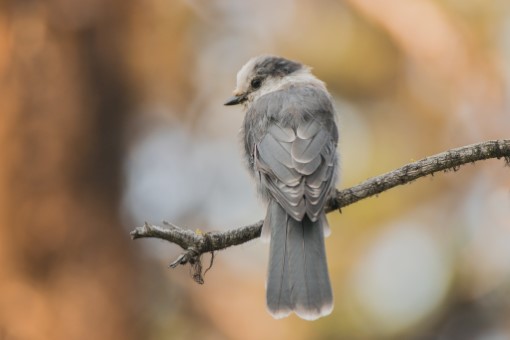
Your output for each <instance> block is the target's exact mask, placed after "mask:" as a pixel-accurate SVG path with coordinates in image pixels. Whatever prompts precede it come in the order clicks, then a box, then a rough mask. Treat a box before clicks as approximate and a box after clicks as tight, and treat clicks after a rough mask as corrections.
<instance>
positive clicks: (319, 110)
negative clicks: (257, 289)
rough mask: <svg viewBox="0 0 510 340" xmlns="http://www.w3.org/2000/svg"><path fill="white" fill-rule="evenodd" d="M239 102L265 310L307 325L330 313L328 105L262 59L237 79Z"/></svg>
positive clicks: (320, 93)
mask: <svg viewBox="0 0 510 340" xmlns="http://www.w3.org/2000/svg"><path fill="white" fill-rule="evenodd" d="M238 103H244V104H245V107H246V115H245V120H244V126H243V128H242V131H241V135H242V138H243V142H244V150H245V156H246V161H247V164H248V168H249V169H250V173H251V174H252V175H253V176H254V177H255V179H256V181H257V188H258V191H259V193H260V194H261V195H262V197H263V198H265V199H266V200H267V201H268V208H267V214H266V218H265V220H264V225H263V231H262V234H263V235H262V236H263V237H268V236H270V255H269V270H268V280H267V294H266V297H267V307H268V309H269V312H270V313H271V314H272V315H273V316H274V317H276V318H280V317H284V316H287V315H289V313H291V312H292V311H293V312H295V313H296V314H297V315H298V316H300V317H302V318H304V319H308V320H314V319H317V318H319V317H321V316H324V315H327V314H329V313H330V312H331V310H332V308H333V296H332V291H331V285H330V281H329V274H328V270H327V263H326V255H325V247H324V235H325V233H327V232H328V231H329V229H328V225H327V221H326V216H325V213H324V205H325V204H326V201H327V199H328V198H329V197H330V196H331V194H332V192H333V189H334V185H335V181H336V173H337V156H336V145H337V141H338V131H337V127H336V124H335V120H334V109H333V106H332V104H331V99H330V96H329V94H328V92H327V91H326V89H325V87H324V85H323V83H322V82H320V81H319V80H318V79H317V78H315V77H314V76H313V75H312V74H311V73H310V71H309V69H308V68H307V67H306V66H304V65H301V64H299V63H296V62H293V61H289V60H287V59H283V58H279V57H271V56H262V57H258V58H254V59H252V60H250V61H249V62H248V63H247V64H246V65H245V66H244V67H243V68H242V69H241V71H239V73H238V79H237V89H236V91H235V96H234V97H233V98H232V99H230V100H229V102H228V103H227V105H233V104H238Z"/></svg>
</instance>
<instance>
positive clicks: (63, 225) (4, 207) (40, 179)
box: [0, 0, 143, 340]
mask: <svg viewBox="0 0 510 340" xmlns="http://www.w3.org/2000/svg"><path fill="white" fill-rule="evenodd" d="M128 4H129V1H125V0H118V1H117V0H114V1H83V2H80V1H60V0H55V1H49V2H35V1H19V0H12V1H10V2H3V3H2V4H0V155H1V156H0V268H1V269H0V292H1V293H0V339H66V340H67V339H138V338H143V336H141V335H142V334H141V330H140V329H139V328H140V327H139V326H138V325H139V324H140V322H138V323H136V322H135V311H136V309H137V308H136V307H137V304H138V301H137V294H135V293H134V290H135V288H136V287H135V285H136V281H135V280H134V274H135V271H136V268H133V266H136V259H134V258H133V254H131V252H130V249H129V239H128V236H127V234H128V233H127V231H126V230H124V229H123V228H121V225H120V222H119V220H118V216H117V215H118V202H119V197H120V181H121V156H122V152H123V145H122V140H121V136H122V129H123V125H124V122H125V120H126V119H127V114H126V112H127V111H128V107H129V105H130V103H129V102H128V100H129V98H130V89H129V86H127V84H129V82H128V80H127V79H125V78H126V73H125V70H124V66H123V63H122V60H123V50H122V44H121V43H122V38H123V36H125V31H126V29H127V27H126V26H127V23H126V22H125V17H126V11H127V10H128V9H129V8H128Z"/></svg>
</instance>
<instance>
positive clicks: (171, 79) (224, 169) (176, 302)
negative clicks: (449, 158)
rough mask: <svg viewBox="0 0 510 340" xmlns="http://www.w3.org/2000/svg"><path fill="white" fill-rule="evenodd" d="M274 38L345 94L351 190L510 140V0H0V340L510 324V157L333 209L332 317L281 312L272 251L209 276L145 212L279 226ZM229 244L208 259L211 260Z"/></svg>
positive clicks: (466, 335) (490, 333)
mask: <svg viewBox="0 0 510 340" xmlns="http://www.w3.org/2000/svg"><path fill="white" fill-rule="evenodd" d="M262 53H271V54H278V55H282V56H285V57H287V58H290V59H295V60H298V61H301V62H303V63H306V64H308V65H310V66H312V67H313V69H314V73H315V74H316V75H317V76H318V77H319V78H320V79H322V80H324V81H325V82H326V83H327V85H328V88H329V90H330V91H331V93H332V94H333V96H334V99H335V105H336V108H337V111H338V122H339V124H340V133H341V136H340V145H339V152H340V155H341V164H342V166H341V168H342V174H341V181H340V183H339V184H338V187H339V188H346V187H349V186H352V185H355V184H357V183H359V182H361V181H363V180H365V179H367V178H369V177H372V176H375V175H379V174H381V173H383V172H386V171H390V170H392V169H394V168H396V167H398V166H401V165H403V164H405V163H408V162H410V161H413V160H417V159H420V158H422V157H425V156H427V155H431V154H434V153H438V152H441V151H444V150H446V149H449V148H453V147H458V146H461V145H466V144H471V143H475V142H479V141H483V140H487V139H496V138H510V113H509V104H510V87H509V81H510V3H509V2H508V1H507V0H492V1H486V0H468V1H461V0H443V1H439V0H414V1H406V0H383V1H375V0H374V1H370V0H345V1H341V0H335V1H333V0H315V1H312V0H301V1H292V0H282V1H278V2H275V1H270V0H261V1H235V0H212V1H211V0H210V1H206V0H174V1H170V0H102V1H101V0H90V1H79V0H49V1H44V2H43V1H35V0H23V1H20V0H11V1H9V0H6V1H2V2H1V3H0V339H2V340H4V339H5V340H15V339H16V340H18V339H57V340H58V339H127V340H129V339H154V340H157V339H447V340H448V339H476V340H500V339H501V340H503V339H510V222H509V221H510V172H509V168H508V167H506V168H505V167H504V162H503V161H502V160H489V161H485V162H480V163H477V164H475V165H467V166H465V167H463V168H462V169H461V170H460V171H458V172H448V173H440V174H436V176H434V177H428V178H423V179H420V180H418V181H416V182H414V183H412V184H411V185H406V186H404V187H400V188H396V189H393V190H391V191H389V192H386V193H383V194H381V195H380V196H379V197H377V198H371V199H368V200H365V201H361V202H359V203H357V204H354V205H352V206H349V207H347V208H345V209H343V211H342V214H339V213H331V214H329V216H328V218H329V221H330V224H331V229H332V235H331V236H330V237H329V238H328V239H327V240H326V246H327V253H328V261H329V267H330V272H331V276H332V282H333V287H334V295H335V309H334V311H333V313H332V315H330V316H329V317H326V318H323V319H320V320H318V321H316V322H307V321H303V320H300V319H298V318H296V317H295V316H292V317H289V318H287V319H283V320H273V319H272V318H271V317H270V316H269V314H268V313H267V312H266V310H265V292H264V289H265V288H264V282H265V277H266V273H265V272H266V262H267V253H268V246H267V244H262V243H261V242H260V241H259V240H255V241H252V242H249V243H246V244H243V245H241V246H238V247H235V248H232V249H228V250H225V251H222V252H219V253H217V254H216V257H215V262H214V267H213V268H212V270H210V271H209V272H208V273H207V275H206V276H205V284H204V285H197V284H196V283H194V281H193V280H192V278H191V275H190V272H189V269H188V268H184V267H182V268H178V269H175V270H170V269H168V268H167V266H168V264H169V263H170V262H171V261H172V260H173V259H174V258H175V257H176V256H177V255H178V254H179V253H180V249H179V248H178V247H177V246H176V245H173V244H169V243H166V242H163V241H160V240H155V239H143V240H137V241H136V242H135V241H131V240H130V237H129V231H131V230H132V229H134V228H135V227H137V226H140V225H141V224H142V223H143V222H144V221H148V222H151V223H155V224H160V223H161V221H162V220H164V219H165V220H169V221H171V222H173V223H176V224H178V225H182V226H186V227H189V228H191V229H200V230H202V231H211V230H225V229H229V228H233V227H237V226H242V225H246V224H250V223H252V222H255V221H258V220H259V219H261V218H262V217H263V215H264V211H263V206H262V204H261V203H260V202H259V201H258V199H257V198H256V195H255V189H254V185H253V183H251V182H250V179H249V176H248V174H247V172H246V171H245V170H244V168H243V164H242V161H241V151H240V148H239V147H238V131H239V128H240V126H241V122H242V119H243V114H242V112H241V109H240V108H237V107H234V108H232V107H224V106H223V105H222V103H223V102H224V101H225V99H226V98H228V97H229V96H230V95H231V91H232V90H233V89H234V87H235V76H236V73H237V71H238V69H239V68H240V67H241V66H242V65H243V64H244V63H245V62H246V61H247V60H248V59H249V58H250V57H252V56H255V55H258V54H262ZM206 263H208V259H207V258H205V259H204V264H206Z"/></svg>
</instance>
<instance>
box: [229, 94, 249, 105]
mask: <svg viewBox="0 0 510 340" xmlns="http://www.w3.org/2000/svg"><path fill="white" fill-rule="evenodd" d="M245 100H246V96H245V95H240V96H233V97H230V98H229V99H228V100H227V102H226V103H225V104H224V105H237V104H241V103H242V102H244V101H245Z"/></svg>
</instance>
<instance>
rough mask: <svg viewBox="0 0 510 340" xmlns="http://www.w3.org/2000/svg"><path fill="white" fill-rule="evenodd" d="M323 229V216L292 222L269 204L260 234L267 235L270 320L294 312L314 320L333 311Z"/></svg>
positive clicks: (324, 220)
mask: <svg viewBox="0 0 510 340" xmlns="http://www.w3.org/2000/svg"><path fill="white" fill-rule="evenodd" d="M324 227H326V228H327V221H326V216H325V215H324V214H322V215H321V216H320V217H319V219H318V220H317V221H315V222H312V221H311V220H310V219H309V218H308V216H306V215H305V217H304V218H303V220H302V221H296V220H294V219H293V218H292V217H290V216H289V215H287V213H286V212H285V210H284V209H283V208H282V207H281V206H280V205H279V204H278V203H277V202H275V201H271V202H270V203H269V206H268V208H267V216H266V220H265V221H264V227H263V229H264V230H263V233H264V232H266V233H267V232H269V231H270V234H271V241H270V252H269V274H268V279H267V293H266V294H267V295H266V298H267V308H268V309H269V312H270V313H271V315H272V316H273V317H275V318H283V317H285V316H288V315H289V314H290V313H291V312H292V311H294V312H295V313H296V314H297V315H298V316H299V317H301V318H303V319H306V320H315V319H317V318H320V317H321V316H325V315H328V314H330V313H331V311H332V310H333V294H332V292H331V284H330V282H329V274H328V267H327V263H326V254H325V248H324V232H323V228H324Z"/></svg>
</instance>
